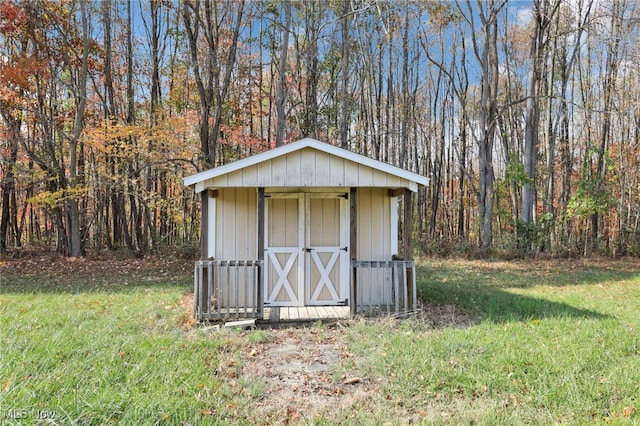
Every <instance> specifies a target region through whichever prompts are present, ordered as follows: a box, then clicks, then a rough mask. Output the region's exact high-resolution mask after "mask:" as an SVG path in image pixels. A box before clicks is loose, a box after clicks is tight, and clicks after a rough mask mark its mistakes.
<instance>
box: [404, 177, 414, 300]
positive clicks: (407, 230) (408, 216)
mask: <svg viewBox="0 0 640 426" xmlns="http://www.w3.org/2000/svg"><path fill="white" fill-rule="evenodd" d="M403 197H404V229H403V231H404V234H403V237H402V243H403V249H402V255H403V256H404V260H405V261H409V260H413V193H412V192H411V190H410V189H408V188H406V189H405V190H404V196H403ZM412 282H413V270H412V269H411V268H407V281H406V286H407V287H408V291H409V293H408V294H407V300H405V306H406V310H407V311H414V310H415V309H416V306H414V303H413V300H414V296H415V295H414V291H415V289H414V288H413V287H412V286H411V285H410V283H412Z"/></svg>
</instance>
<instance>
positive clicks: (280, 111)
mask: <svg viewBox="0 0 640 426" xmlns="http://www.w3.org/2000/svg"><path fill="white" fill-rule="evenodd" d="M282 7H284V24H283V28H282V45H281V49H280V64H279V65H278V87H277V89H276V113H277V115H278V123H277V127H276V146H282V144H283V142H284V131H285V128H286V125H287V118H286V116H285V115H286V113H285V102H286V88H285V81H286V72H287V53H288V51H289V36H290V34H289V31H290V28H291V2H290V1H289V0H285V1H283V2H282Z"/></svg>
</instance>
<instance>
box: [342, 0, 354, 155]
mask: <svg viewBox="0 0 640 426" xmlns="http://www.w3.org/2000/svg"><path fill="white" fill-rule="evenodd" d="M350 6H351V4H350V1H349V0H343V1H342V9H341V13H342V16H341V17H340V23H341V24H340V33H341V35H342V45H341V58H340V69H341V70H340V71H341V74H340V146H341V147H343V148H346V147H347V145H348V136H349V105H348V103H349V96H348V93H349V91H348V90H349V21H350V19H349V12H350V11H349V8H350Z"/></svg>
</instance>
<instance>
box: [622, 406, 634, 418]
mask: <svg viewBox="0 0 640 426" xmlns="http://www.w3.org/2000/svg"><path fill="white" fill-rule="evenodd" d="M635 412H636V409H635V408H633V407H624V410H622V417H631V416H633V414H634V413H635Z"/></svg>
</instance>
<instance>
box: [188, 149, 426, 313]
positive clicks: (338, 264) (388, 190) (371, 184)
mask: <svg viewBox="0 0 640 426" xmlns="http://www.w3.org/2000/svg"><path fill="white" fill-rule="evenodd" d="M428 183H429V180H428V178H426V177H423V176H420V175H418V174H415V173H412V172H409V171H406V170H403V169H400V168H397V167H394V166H391V165H389V164H385V163H383V162H380V161H376V160H373V159H371V158H368V157H366V156H363V155H359V154H356V153H353V152H351V151H348V150H345V149H342V148H339V147H336V146H334V145H330V144H327V143H323V142H320V141H318V140H315V139H311V138H306V139H302V140H299V141H297V142H293V143H290V144H287V145H284V146H282V147H278V148H275V149H272V150H270V151H266V152H263V153H260V154H257V155H254V156H252V157H248V158H245V159H242V160H238V161H235V162H233V163H230V164H226V165H223V166H220V167H216V168H213V169H210V170H207V171H204V172H201V173H198V174H195V175H193V176H189V177H186V178H185V179H184V184H185V185H186V186H190V187H194V188H195V191H196V192H198V193H200V194H201V200H202V233H201V235H202V236H201V238H202V240H201V260H199V261H198V262H196V265H195V277H194V294H195V299H194V315H195V317H196V318H197V319H199V320H224V319H227V318H258V319H262V318H263V317H264V315H265V309H266V308H274V307H300V306H305V307H306V306H348V307H349V308H350V312H351V314H356V313H368V312H373V311H380V310H382V311H387V312H403V313H406V312H411V311H413V310H414V309H415V305H416V290H415V273H414V269H415V266H414V263H413V260H412V243H411V226H410V225H409V226H404V227H403V228H402V231H401V232H402V233H403V235H402V236H401V237H402V238H399V237H400V235H399V229H400V226H399V224H400V223H401V222H403V223H404V224H411V223H412V222H413V220H412V211H413V204H412V203H413V202H412V194H413V193H414V192H416V191H417V189H418V186H419V185H427V184H428ZM401 198H402V199H403V200H404V203H403V209H402V210H401V211H399V208H398V206H399V203H398V202H399V200H400V199H401ZM401 215H402V216H403V218H402V221H401V220H400V216H401ZM400 240H401V241H402V245H401V246H400V244H399V241H400Z"/></svg>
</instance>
